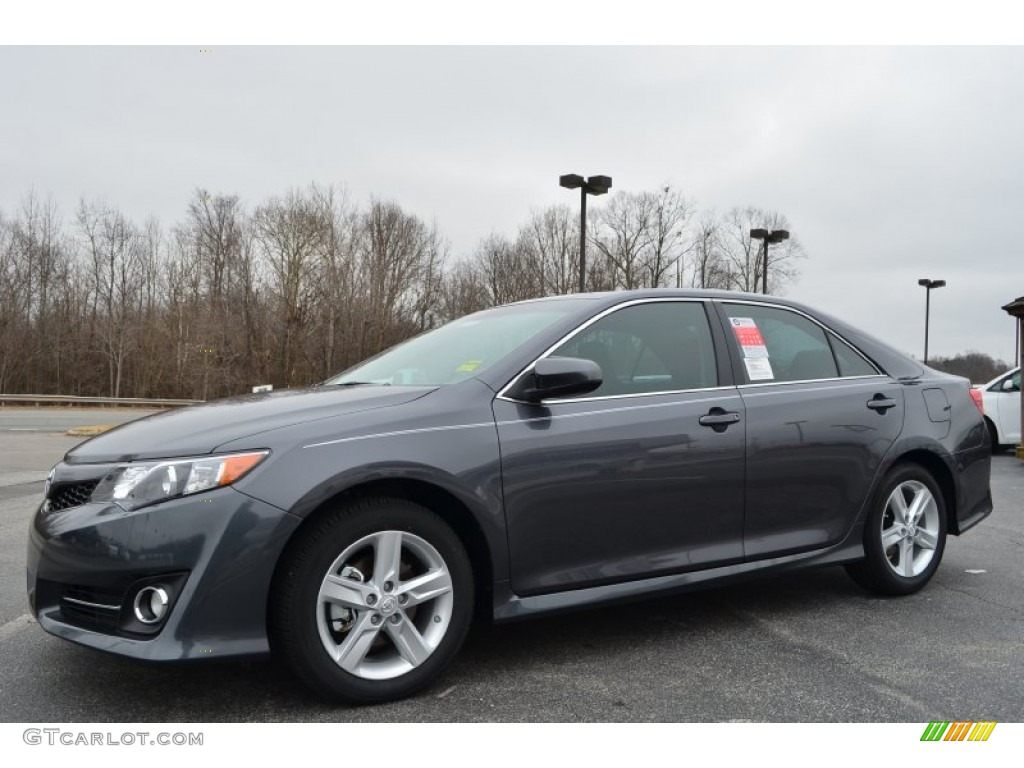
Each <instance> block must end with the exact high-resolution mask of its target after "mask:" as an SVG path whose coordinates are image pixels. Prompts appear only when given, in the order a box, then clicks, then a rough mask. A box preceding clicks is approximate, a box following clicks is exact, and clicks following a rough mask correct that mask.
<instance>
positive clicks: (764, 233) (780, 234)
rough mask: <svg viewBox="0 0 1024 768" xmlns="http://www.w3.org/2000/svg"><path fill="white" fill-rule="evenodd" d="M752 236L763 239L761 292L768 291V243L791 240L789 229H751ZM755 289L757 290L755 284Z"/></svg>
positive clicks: (755, 238)
mask: <svg viewBox="0 0 1024 768" xmlns="http://www.w3.org/2000/svg"><path fill="white" fill-rule="evenodd" d="M750 237H751V238H753V239H754V240H761V241H763V243H764V244H763V245H762V246H761V248H762V251H761V253H762V256H761V293H765V294H767V293H768V243H772V244H775V243H781V242H782V241H783V240H789V231H788V230H785V229H775V230H771V231H769V230H767V229H752V230H750ZM754 290H755V291H756V290H757V287H756V286H755V288H754Z"/></svg>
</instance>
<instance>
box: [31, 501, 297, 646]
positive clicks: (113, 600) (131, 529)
mask: <svg viewBox="0 0 1024 768" xmlns="http://www.w3.org/2000/svg"><path fill="white" fill-rule="evenodd" d="M299 522H300V520H299V518H297V517H294V516H293V515H289V514H288V513H287V512H284V511H283V510H281V509H278V508H277V507H274V506H272V505H270V504H267V503H265V502H262V501H259V500H258V499H254V498H252V497H250V496H247V495H245V494H243V493H240V492H238V491H236V490H235V489H234V488H230V487H228V488H220V489H217V490H214V491H210V492H207V493H202V494H197V495H195V496H189V497H186V498H179V499H173V500H170V501H166V502H162V503H159V504H155V505H153V506H150V507H145V508H143V509H140V510H137V511H135V512H125V511H124V510H123V509H121V508H120V507H118V506H117V505H114V504H108V503H97V504H84V505H82V506H79V507H73V508H70V509H66V510H62V511H59V512H44V511H43V509H42V508H40V510H39V511H38V512H37V513H36V515H35V517H34V518H33V521H32V526H31V529H30V531H29V544H28V567H27V578H28V595H29V603H30V604H31V606H32V611H33V613H34V614H35V616H36V618H37V619H38V621H39V624H40V626H42V628H43V629H45V630H46V631H47V632H49V633H51V634H53V635H57V636H58V637H63V638H65V639H67V640H71V641H73V642H76V643H80V644H82V645H87V646H90V647H92V648H98V649H100V650H104V651H110V652H112V653H117V654H121V655H125V656H132V657H134V658H140V659H150V660H158V661H171V660H185V659H195V658H216V657H221V658H223V657H225V656H239V655H250V654H260V653H265V652H267V651H268V650H269V645H268V642H267V631H266V607H267V596H268V592H269V590H270V583H271V579H272V577H273V573H274V568H275V566H276V564H277V561H278V558H279V556H280V554H281V551H282V550H283V548H284V546H285V544H286V543H287V542H288V539H289V537H290V536H291V534H292V532H293V531H294V530H295V529H296V528H297V527H298V525H299ZM145 583H161V584H164V583H165V584H167V585H170V586H169V590H170V591H172V592H173V594H172V597H171V601H170V604H169V612H168V614H167V616H166V618H165V620H164V621H163V622H162V623H160V624H159V625H158V626H157V627H144V626H142V625H140V624H138V623H137V622H133V620H132V618H131V617H132V615H133V610H132V602H133V593H134V591H135V590H136V589H137V588H138V586H139V585H140V584H145ZM97 606H100V607H97ZM110 606H114V609H111V607H110Z"/></svg>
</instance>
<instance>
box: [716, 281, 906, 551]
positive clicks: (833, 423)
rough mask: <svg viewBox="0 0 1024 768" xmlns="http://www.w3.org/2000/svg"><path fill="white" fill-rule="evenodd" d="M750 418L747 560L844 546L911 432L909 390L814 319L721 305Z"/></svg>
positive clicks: (768, 308)
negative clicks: (906, 424)
mask: <svg viewBox="0 0 1024 768" xmlns="http://www.w3.org/2000/svg"><path fill="white" fill-rule="evenodd" d="M718 306H719V308H720V310H721V311H722V313H723V319H724V322H725V324H726V327H727V328H728V329H730V331H731V333H729V334H728V336H729V343H730V345H731V348H732V353H733V355H734V363H735V367H736V368H738V369H739V374H738V375H739V376H742V377H743V381H742V382H741V383H740V386H739V391H740V394H741V396H742V398H743V403H744V407H745V411H746V417H747V438H746V465H747V476H746V518H745V523H744V535H743V543H744V554H745V557H746V558H748V559H758V558H765V557H772V556H777V555H783V554H788V553H793V552H800V551H806V550H811V549H818V548H820V547H824V546H827V545H829V544H833V543H836V542H838V541H839V540H840V539H841V538H842V537H843V536H844V535H845V534H846V532H847V531H848V530H849V529H850V526H851V525H852V524H853V521H854V519H855V517H856V515H857V512H858V511H859V510H860V507H861V505H862V504H863V502H864V501H865V499H866V497H867V493H868V489H869V488H870V487H871V483H872V480H873V479H874V477H875V474H876V472H877V470H878V467H879V464H880V463H881V461H882V458H883V457H884V455H885V454H886V452H887V451H888V449H889V447H890V446H891V445H892V444H893V442H894V441H895V440H896V438H897V437H898V436H899V434H900V431H901V430H902V427H903V388H902V387H901V386H900V385H899V384H898V383H897V382H896V381H894V380H893V379H891V378H889V377H888V376H885V375H882V374H881V373H880V372H879V371H878V370H877V369H876V368H875V367H874V365H873V364H871V363H870V362H869V361H868V360H867V359H866V358H865V357H863V356H862V355H861V354H860V353H859V352H857V351H856V350H855V349H854V348H853V347H851V346H850V345H849V344H847V343H846V342H845V341H843V340H842V339H840V338H839V337H838V336H836V335H835V334H834V333H832V332H831V331H829V330H827V329H826V328H824V327H823V326H822V325H820V324H819V323H818V322H817V321H815V320H813V319H812V318H811V317H810V316H808V315H805V314H803V313H801V312H798V311H795V310H793V309H789V308H784V307H780V306H773V305H770V304H768V303H757V302H726V301H723V302H720V303H718Z"/></svg>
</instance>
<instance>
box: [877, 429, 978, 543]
mask: <svg viewBox="0 0 1024 768" xmlns="http://www.w3.org/2000/svg"><path fill="white" fill-rule="evenodd" d="M904 464H916V465H917V466H919V467H922V468H923V469H925V470H926V471H927V472H928V474H930V475H931V476H932V477H933V478H934V479H935V482H936V484H937V485H938V486H939V490H940V491H941V492H942V501H943V503H944V506H945V509H946V531H947V532H949V533H952V534H959V533H960V524H959V521H958V520H959V519H958V515H957V493H956V482H955V481H954V479H953V472H952V470H951V469H950V468H949V466H948V465H947V464H946V462H945V461H944V460H943V459H942V457H941V456H939V455H938V454H937V453H934V452H933V451H929V450H926V449H924V448H915V449H913V450H910V451H907V452H906V453H903V454H901V455H900V456H899V457H898V458H897V459H896V460H895V461H894V462H893V463H892V465H891V466H890V467H889V471H892V470H893V469H895V468H896V467H899V466H901V465H904ZM886 474H888V472H887V473H886Z"/></svg>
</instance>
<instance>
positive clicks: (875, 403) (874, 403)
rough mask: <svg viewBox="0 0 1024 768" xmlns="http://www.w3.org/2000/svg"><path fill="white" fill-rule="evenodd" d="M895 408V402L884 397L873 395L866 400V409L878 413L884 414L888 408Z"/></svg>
mask: <svg viewBox="0 0 1024 768" xmlns="http://www.w3.org/2000/svg"><path fill="white" fill-rule="evenodd" d="M895 407H896V401H895V400H893V399H892V398H891V397H886V396H885V395H875V396H874V397H872V398H871V399H870V400H868V408H870V409H871V410H873V411H878V412H879V413H885V412H886V411H887V410H889V409H890V408H895Z"/></svg>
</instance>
